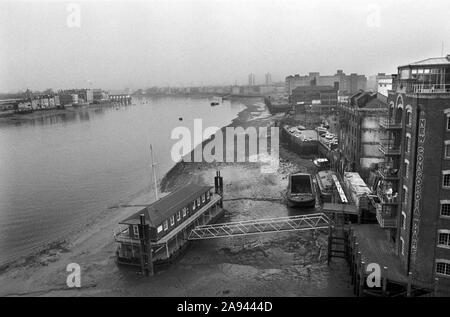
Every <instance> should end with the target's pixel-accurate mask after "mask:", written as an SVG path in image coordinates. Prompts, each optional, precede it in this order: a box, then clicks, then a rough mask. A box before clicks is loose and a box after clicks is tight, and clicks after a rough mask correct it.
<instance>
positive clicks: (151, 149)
mask: <svg viewBox="0 0 450 317" xmlns="http://www.w3.org/2000/svg"><path fill="white" fill-rule="evenodd" d="M150 153H151V156H152V173H153V181H154V182H155V197H156V200H158V199H159V197H158V181H157V180H156V163H155V159H154V157H153V147H152V145H151V144H150Z"/></svg>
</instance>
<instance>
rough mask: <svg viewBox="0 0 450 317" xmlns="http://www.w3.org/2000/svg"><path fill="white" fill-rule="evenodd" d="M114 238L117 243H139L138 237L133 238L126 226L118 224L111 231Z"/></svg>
mask: <svg viewBox="0 0 450 317" xmlns="http://www.w3.org/2000/svg"><path fill="white" fill-rule="evenodd" d="M113 235H114V240H115V241H116V242H119V243H126V244H136V245H139V244H140V243H141V241H140V240H139V239H136V238H133V237H131V236H130V234H129V229H128V226H125V225H120V226H119V227H118V228H117V229H115V230H114V231H113Z"/></svg>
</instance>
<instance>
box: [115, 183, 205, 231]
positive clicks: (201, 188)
mask: <svg viewBox="0 0 450 317" xmlns="http://www.w3.org/2000/svg"><path fill="white" fill-rule="evenodd" d="M212 187H213V186H208V185H199V184H194V183H190V184H186V185H184V186H182V187H179V188H178V189H176V190H175V191H173V192H171V193H170V194H168V195H167V196H164V197H163V198H161V199H159V200H157V201H155V202H154V203H153V204H151V205H149V206H148V207H145V208H144V209H142V210H140V211H138V212H137V213H135V214H133V215H132V216H130V217H128V218H126V219H125V220H123V221H121V222H120V223H121V224H138V223H139V222H140V221H139V216H140V215H141V214H142V213H143V214H144V215H145V221H146V223H147V222H149V223H150V225H151V226H153V227H156V226H158V225H160V224H161V223H162V222H163V221H164V220H166V219H168V218H169V217H170V216H172V215H174V214H176V213H177V211H179V210H181V209H182V208H184V207H186V206H188V204H189V203H191V202H193V201H194V200H195V199H197V198H198V197H200V196H201V195H202V194H203V193H205V192H207V191H208V190H210V189H211V188H212Z"/></svg>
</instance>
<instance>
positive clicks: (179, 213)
mask: <svg viewBox="0 0 450 317" xmlns="http://www.w3.org/2000/svg"><path fill="white" fill-rule="evenodd" d="M180 220H181V211H179V212H177V221H180Z"/></svg>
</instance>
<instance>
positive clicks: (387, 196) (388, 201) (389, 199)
mask: <svg viewBox="0 0 450 317" xmlns="http://www.w3.org/2000/svg"><path fill="white" fill-rule="evenodd" d="M377 196H378V198H380V201H381V205H398V204H399V203H400V198H399V197H398V193H389V191H387V190H383V189H381V188H378V190H377Z"/></svg>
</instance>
